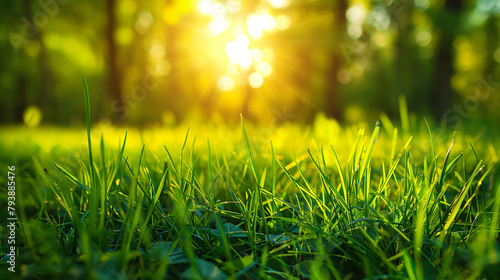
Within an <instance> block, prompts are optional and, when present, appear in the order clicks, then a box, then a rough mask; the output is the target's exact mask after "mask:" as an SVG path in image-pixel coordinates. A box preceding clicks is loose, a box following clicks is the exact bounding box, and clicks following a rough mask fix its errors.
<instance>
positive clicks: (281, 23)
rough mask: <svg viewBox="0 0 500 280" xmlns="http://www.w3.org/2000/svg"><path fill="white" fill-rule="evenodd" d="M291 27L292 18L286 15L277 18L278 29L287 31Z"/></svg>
mask: <svg viewBox="0 0 500 280" xmlns="http://www.w3.org/2000/svg"><path fill="white" fill-rule="evenodd" d="M288 27H290V18H289V17H287V16H285V15H279V16H277V17H276V29H278V30H286V29H288Z"/></svg>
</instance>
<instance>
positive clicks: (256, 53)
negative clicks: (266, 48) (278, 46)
mask: <svg viewBox="0 0 500 280" xmlns="http://www.w3.org/2000/svg"><path fill="white" fill-rule="evenodd" d="M263 57H264V55H263V54H262V51H261V50H259V49H253V50H252V62H253V64H254V65H258V64H259V63H260V62H261V61H262V58H263Z"/></svg>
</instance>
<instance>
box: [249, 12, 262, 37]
mask: <svg viewBox="0 0 500 280" xmlns="http://www.w3.org/2000/svg"><path fill="white" fill-rule="evenodd" d="M247 29H248V35H249V36H250V38H252V39H253V40H258V39H260V37H262V32H263V31H264V19H263V18H262V17H261V16H259V15H257V14H250V15H249V16H248V17H247Z"/></svg>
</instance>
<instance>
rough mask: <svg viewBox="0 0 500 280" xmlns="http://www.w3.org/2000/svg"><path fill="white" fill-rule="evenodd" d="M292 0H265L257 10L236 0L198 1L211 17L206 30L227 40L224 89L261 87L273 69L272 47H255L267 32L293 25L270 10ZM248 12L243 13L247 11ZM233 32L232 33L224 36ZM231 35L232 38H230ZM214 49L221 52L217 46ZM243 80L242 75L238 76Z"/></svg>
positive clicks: (287, 19) (260, 42)
mask: <svg viewBox="0 0 500 280" xmlns="http://www.w3.org/2000/svg"><path fill="white" fill-rule="evenodd" d="M290 2H291V1H290V0H279V1H278V0H274V1H273V0H269V1H267V2H266V1H263V3H262V4H260V5H258V6H257V7H256V9H255V11H252V12H250V13H248V11H247V10H248V9H242V4H241V3H240V1H237V0H228V1H226V2H225V3H224V2H223V1H217V2H216V1H211V0H201V1H200V2H199V3H198V10H199V12H200V13H201V14H202V15H204V16H207V17H210V18H211V21H210V22H209V24H208V26H206V31H207V33H208V35H209V36H210V37H212V38H213V40H225V42H223V43H222V44H217V45H219V46H220V45H223V46H224V50H225V57H224V58H221V59H225V60H226V61H227V67H226V70H225V72H223V73H220V78H219V80H218V83H217V85H218V87H219V89H220V90H222V91H232V90H233V89H234V88H235V86H236V84H238V85H249V86H250V87H252V88H260V87H261V86H262V85H263V84H264V83H265V81H266V80H267V79H270V77H271V73H272V72H273V61H272V60H273V56H274V55H273V50H272V49H271V48H265V49H260V48H257V47H254V45H256V43H257V42H258V41H259V46H263V45H265V42H262V40H263V39H262V37H263V35H264V34H265V33H266V32H276V31H279V30H285V29H287V28H288V27H289V26H290V19H289V18H288V17H287V16H285V15H277V16H275V15H273V14H271V12H270V11H273V10H274V9H277V8H282V7H286V6H287V5H289V4H290ZM243 11H245V13H246V14H244V12H243ZM222 34H225V35H227V34H230V36H222ZM228 38H230V39H229V40H228ZM214 52H217V53H221V52H219V51H218V50H214ZM242 75H243V76H245V77H246V79H244V80H243V82H242V83H241V82H240V83H235V78H236V77H241V76H242ZM238 80H241V79H238Z"/></svg>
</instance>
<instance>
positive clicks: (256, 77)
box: [248, 72, 264, 88]
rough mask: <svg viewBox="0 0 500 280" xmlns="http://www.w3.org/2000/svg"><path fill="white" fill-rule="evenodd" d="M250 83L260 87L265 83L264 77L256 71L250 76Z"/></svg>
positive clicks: (252, 85)
mask: <svg viewBox="0 0 500 280" xmlns="http://www.w3.org/2000/svg"><path fill="white" fill-rule="evenodd" d="M248 83H249V84H250V86H251V87H253V88H260V87H261V86H262V83H264V78H263V77H262V75H261V74H260V73H256V72H254V73H252V74H250V76H249V77H248Z"/></svg>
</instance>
